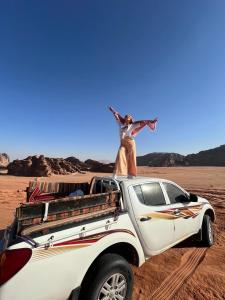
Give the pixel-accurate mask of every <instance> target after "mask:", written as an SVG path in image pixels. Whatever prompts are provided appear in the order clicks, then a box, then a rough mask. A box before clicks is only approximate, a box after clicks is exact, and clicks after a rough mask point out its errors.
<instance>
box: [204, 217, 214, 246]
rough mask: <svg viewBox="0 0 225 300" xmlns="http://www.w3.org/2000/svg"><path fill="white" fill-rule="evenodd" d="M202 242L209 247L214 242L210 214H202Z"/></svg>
mask: <svg viewBox="0 0 225 300" xmlns="http://www.w3.org/2000/svg"><path fill="white" fill-rule="evenodd" d="M202 243H203V245H204V246H206V247H211V246H212V245H213V243H214V234H213V227H212V221H211V218H210V216H208V215H204V217H203V222H202Z"/></svg>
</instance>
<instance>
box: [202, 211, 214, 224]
mask: <svg viewBox="0 0 225 300" xmlns="http://www.w3.org/2000/svg"><path fill="white" fill-rule="evenodd" d="M204 215H207V216H209V217H210V219H211V220H212V222H215V220H216V216H215V213H214V211H213V210H212V209H210V208H208V209H207V210H206V211H205V213H204Z"/></svg>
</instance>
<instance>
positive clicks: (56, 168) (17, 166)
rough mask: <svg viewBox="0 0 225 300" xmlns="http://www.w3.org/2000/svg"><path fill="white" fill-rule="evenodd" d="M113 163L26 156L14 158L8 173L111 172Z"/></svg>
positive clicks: (65, 173)
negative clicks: (20, 158)
mask: <svg viewBox="0 0 225 300" xmlns="http://www.w3.org/2000/svg"><path fill="white" fill-rule="evenodd" d="M112 170H113V164H103V163H100V162H98V161H95V160H91V159H89V160H87V161H85V162H82V161H80V160H79V159H77V158H76V157H68V158H66V159H64V158H49V157H45V156H44V155H39V156H38V155H36V156H28V157H27V158H25V159H22V160H18V159H17V160H14V161H13V162H11V163H10V164H9V165H8V174H9V175H15V176H34V177H40V176H51V175H53V174H57V175H67V174H71V173H75V172H79V173H84V171H91V172H103V173H108V172H110V173H111V172H112Z"/></svg>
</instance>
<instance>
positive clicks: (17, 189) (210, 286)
mask: <svg viewBox="0 0 225 300" xmlns="http://www.w3.org/2000/svg"><path fill="white" fill-rule="evenodd" d="M138 174H139V175H143V176H149V177H159V178H166V179H170V180H172V181H175V182H177V183H178V184H180V185H181V186H183V187H184V188H186V189H188V190H189V191H192V192H194V193H196V194H198V195H201V196H203V197H205V198H207V199H208V200H210V202H211V203H212V204H213V206H214V208H215V210H216V217H217V218H216V223H215V225H214V229H215V232H216V241H215V244H214V245H213V246H212V247H211V248H209V249H207V248H204V247H200V245H199V244H198V243H196V242H194V241H193V240H192V239H189V240H187V241H185V242H183V243H181V244H179V245H177V246H175V247H173V248H172V249H169V250H167V251H166V252H164V253H162V254H160V255H158V256H155V257H152V258H150V259H149V260H148V261H147V262H146V263H145V264H144V265H142V266H141V267H140V268H133V269H134V274H135V284H134V292H133V297H132V300H147V299H155V300H162V299H166V300H168V299H173V300H192V299H195V300H203V299H204V300H214V299H215V300H216V299H217V300H219V299H221V300H222V299H225V249H224V248H225V203H224V202H225V168H224V167H185V168H182V167H180V168H177V167H173V168H149V167H139V168H138ZM94 175H100V176H101V175H107V176H108V175H109V174H99V173H98V174H94V173H87V174H85V175H83V174H82V175H81V174H73V175H64V176H54V177H50V178H44V180H45V181H64V182H84V181H89V180H90V179H91V178H92V176H94ZM32 179H33V178H31V177H15V176H7V175H1V176H0V230H3V229H4V228H5V227H6V226H7V225H9V224H10V222H11V221H12V219H13V213H14V209H15V207H16V206H18V205H19V203H21V202H24V201H25V195H26V193H25V192H24V190H25V188H26V186H27V185H28V182H29V181H30V180H32Z"/></svg>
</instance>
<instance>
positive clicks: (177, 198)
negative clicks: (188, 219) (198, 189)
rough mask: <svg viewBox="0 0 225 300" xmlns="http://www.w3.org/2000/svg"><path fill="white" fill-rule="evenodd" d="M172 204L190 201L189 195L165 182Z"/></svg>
mask: <svg viewBox="0 0 225 300" xmlns="http://www.w3.org/2000/svg"><path fill="white" fill-rule="evenodd" d="M163 185H164V187H165V189H166V192H167V194H168V197H169V199H170V202H171V203H177V202H185V201H188V197H187V195H186V194H185V193H184V192H183V191H182V190H181V189H179V188H178V187H177V186H175V185H173V184H171V183H167V182H164V183H163Z"/></svg>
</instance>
